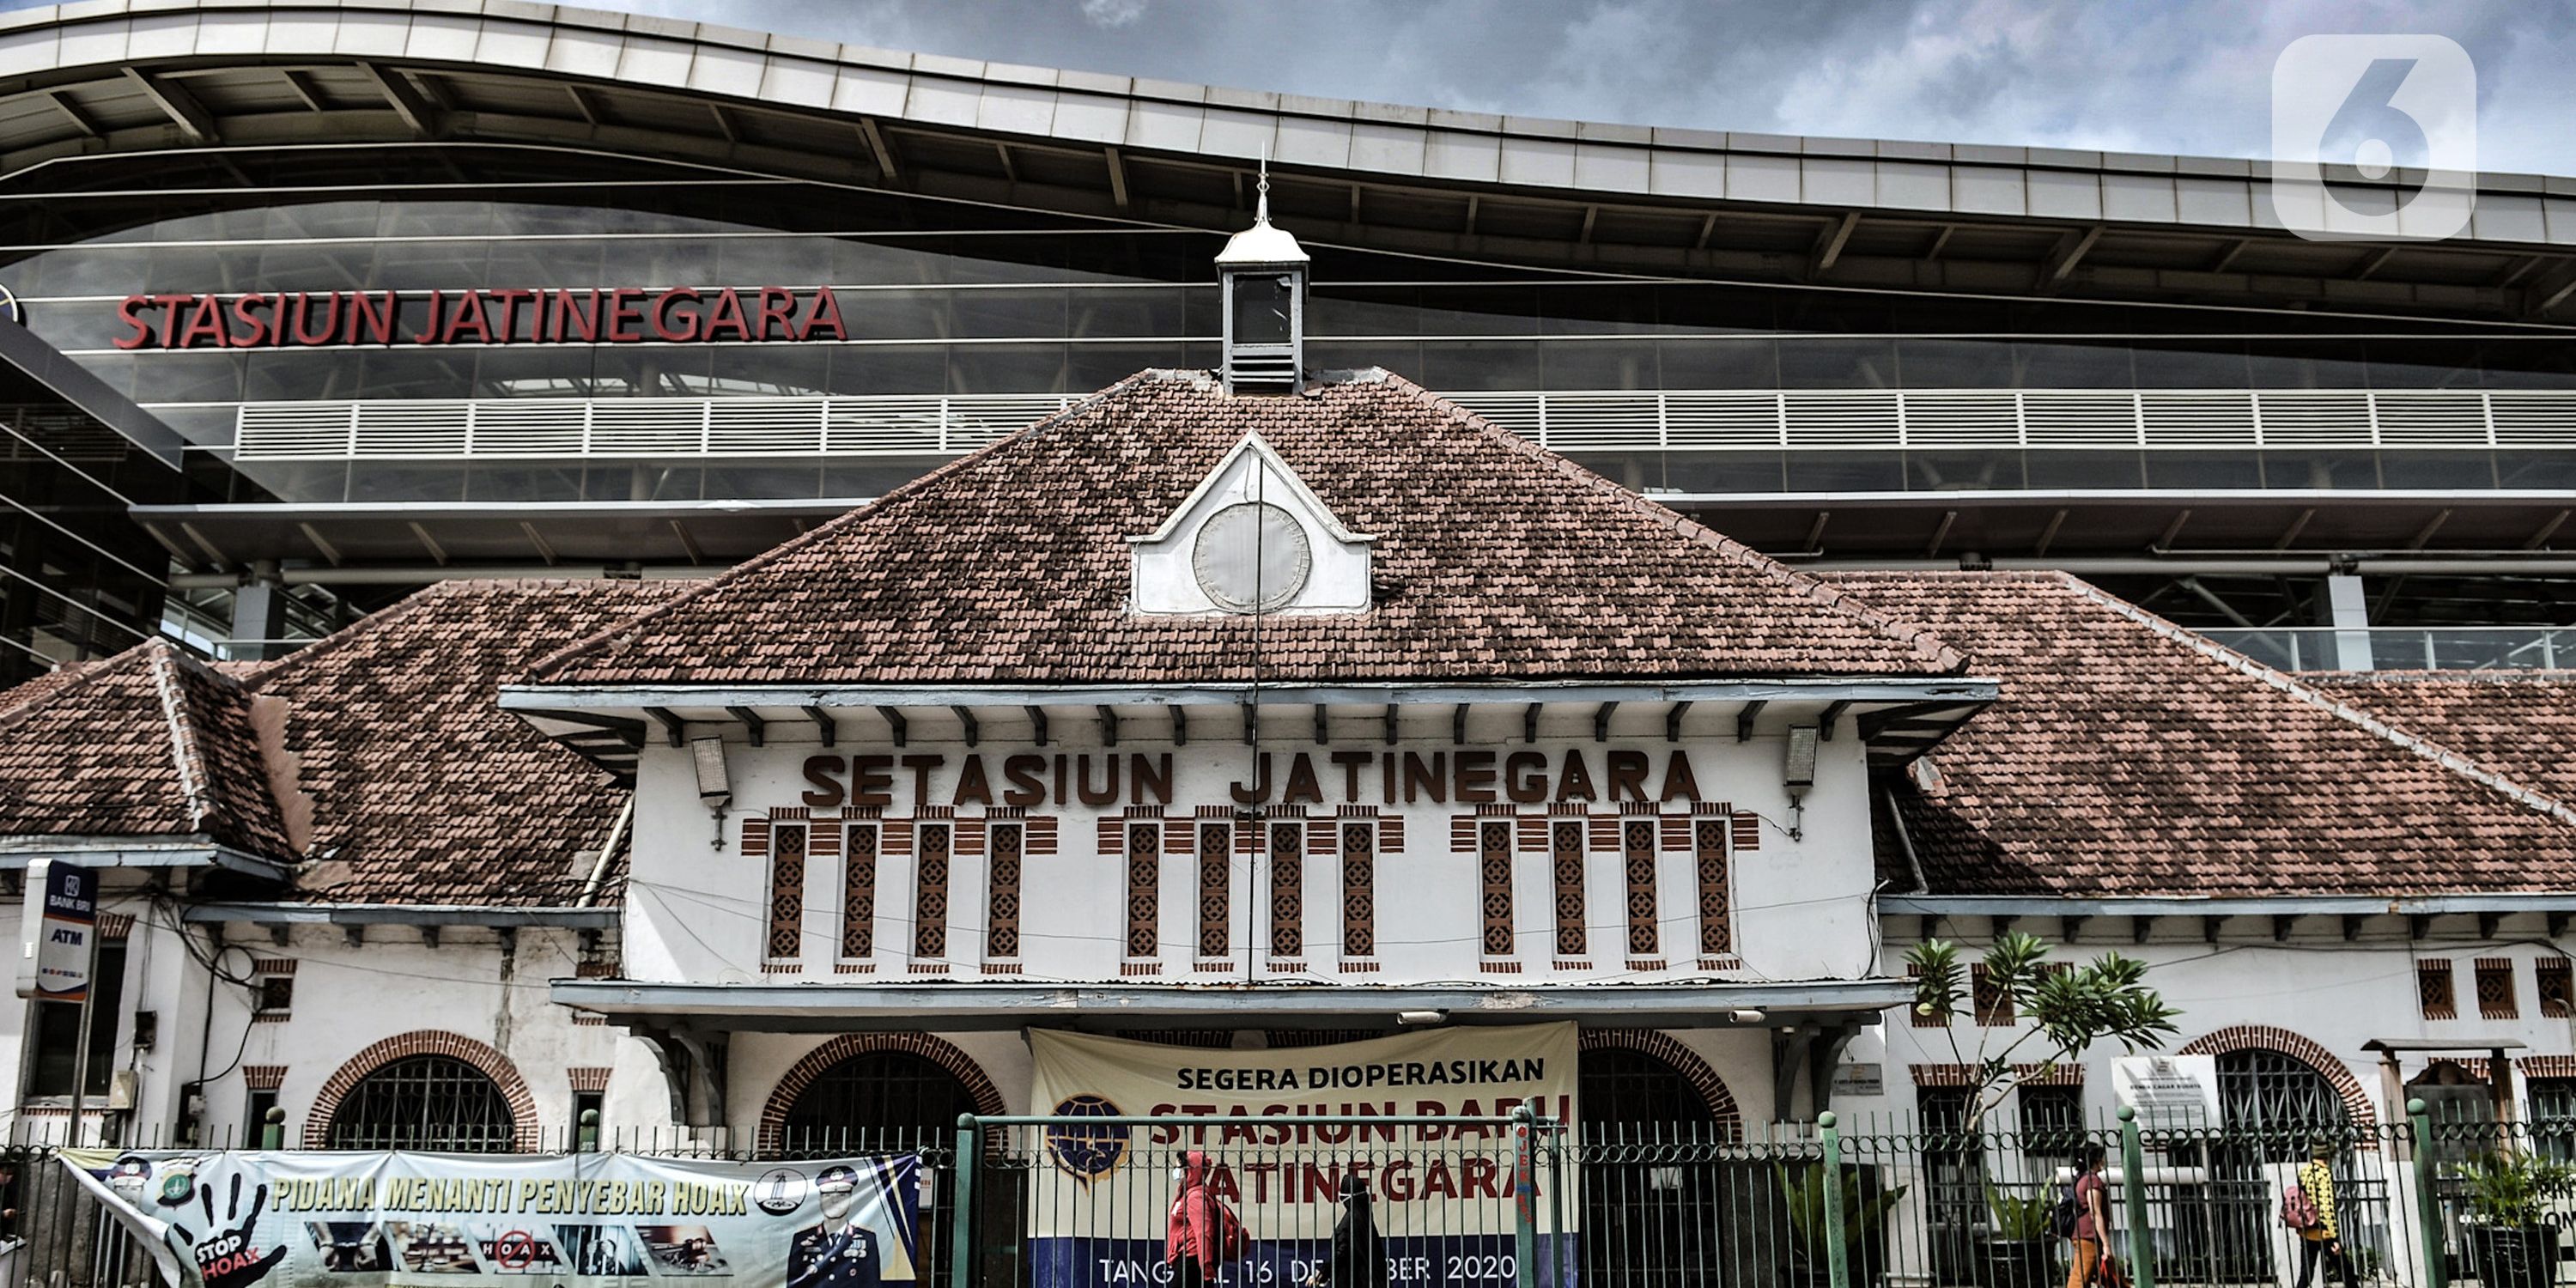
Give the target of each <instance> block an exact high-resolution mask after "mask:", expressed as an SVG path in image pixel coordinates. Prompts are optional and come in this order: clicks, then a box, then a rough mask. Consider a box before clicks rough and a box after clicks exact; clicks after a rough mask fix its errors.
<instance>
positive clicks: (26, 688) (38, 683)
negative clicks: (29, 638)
mask: <svg viewBox="0 0 2576 1288" xmlns="http://www.w3.org/2000/svg"><path fill="white" fill-rule="evenodd" d="M97 665H98V663H97V662H70V663H66V664H64V665H62V666H58V667H55V668H54V669H53V670H50V671H47V672H45V673H44V674H43V675H40V676H37V677H36V678H34V679H32V680H27V681H25V682H23V683H21V684H19V685H17V686H16V687H15V688H9V689H0V712H8V711H13V710H16V709H17V708H19V707H23V706H25V705H27V704H28V703H30V702H33V701H35V700H36V699H38V698H41V697H44V696H45V695H46V694H49V693H52V692H53V691H54V690H56V689H59V688H61V687H63V686H64V685H66V684H69V683H71V682H72V681H74V680H77V679H79V678H80V676H81V673H82V672H84V671H87V670H88V669H90V668H91V667H93V666H97Z"/></svg>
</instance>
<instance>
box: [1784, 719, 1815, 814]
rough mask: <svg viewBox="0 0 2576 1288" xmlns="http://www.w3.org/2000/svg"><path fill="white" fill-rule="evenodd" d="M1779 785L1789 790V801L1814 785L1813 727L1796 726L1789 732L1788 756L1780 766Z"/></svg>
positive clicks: (1802, 794)
mask: <svg viewBox="0 0 2576 1288" xmlns="http://www.w3.org/2000/svg"><path fill="white" fill-rule="evenodd" d="M1780 785H1781V786H1783V787H1786V788H1788V789H1789V799H1791V800H1793V801H1794V800H1796V799H1798V798H1799V797H1801V796H1804V795H1806V794H1807V790H1808V789H1809V788H1811V787H1814V786H1815V785H1816V727H1815V726H1814V725H1796V726H1793V727H1792V728H1791V729H1790V730H1789V754H1788V759H1787V760H1786V761H1785V762H1784V763H1782V765H1781V766H1780Z"/></svg>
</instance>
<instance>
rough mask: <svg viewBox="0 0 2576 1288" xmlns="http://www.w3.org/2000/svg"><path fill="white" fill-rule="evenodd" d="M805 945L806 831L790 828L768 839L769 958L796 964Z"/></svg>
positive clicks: (791, 826) (798, 827)
mask: <svg viewBox="0 0 2576 1288" xmlns="http://www.w3.org/2000/svg"><path fill="white" fill-rule="evenodd" d="M804 941H805V829H804V828H803V827H801V826H797V825H795V824H787V825H784V826H780V827H777V828H774V829H772V830H771V832H770V837H769V956H770V958H771V959H772V960H793V959H795V958H796V957H798V956H799V955H801V954H802V953H803V952H804Z"/></svg>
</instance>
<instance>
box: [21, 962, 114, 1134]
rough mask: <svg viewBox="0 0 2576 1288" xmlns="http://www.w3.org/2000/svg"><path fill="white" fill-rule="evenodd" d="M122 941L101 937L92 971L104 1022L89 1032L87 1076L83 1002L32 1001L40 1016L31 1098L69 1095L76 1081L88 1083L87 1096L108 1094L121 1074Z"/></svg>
mask: <svg viewBox="0 0 2576 1288" xmlns="http://www.w3.org/2000/svg"><path fill="white" fill-rule="evenodd" d="M125 944H126V941H124V940H122V939H104V938H102V939H100V940H99V941H98V960H97V963H96V965H95V966H94V967H93V968H92V970H91V972H90V979H89V988H90V1000H91V1001H92V1002H93V1003H95V1004H96V1005H97V1006H98V1007H99V1008H100V1010H99V1016H100V1017H101V1019H102V1020H103V1021H104V1022H94V1023H92V1024H91V1025H90V1028H89V1071H88V1076H87V1077H86V1078H83V1077H82V1075H81V1074H80V1073H79V1071H78V1069H79V1065H80V1015H81V1005H80V1003H78V1002H46V1001H38V1002H35V1003H33V1006H34V1008H35V1015H34V1017H33V1022H32V1023H31V1024H30V1025H29V1032H28V1034H27V1037H28V1045H27V1052H26V1056H25V1059H26V1065H25V1068H26V1070H27V1073H26V1078H27V1094H28V1095H30V1096H68V1095H70V1094H72V1082H73V1081H74V1080H75V1079H79V1080H80V1081H82V1082H84V1083H86V1084H87V1085H86V1086H85V1087H84V1088H83V1092H82V1094H84V1095H90V1096H104V1095H106V1094H107V1089H108V1085H109V1081H110V1080H111V1079H112V1078H114V1077H115V1074H116V1024H115V1019H116V1016H117V1015H118V1014H119V1013H120V1012H121V1011H122V1010H123V1009H124V997H125V952H126V948H125Z"/></svg>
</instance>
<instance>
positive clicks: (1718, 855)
mask: <svg viewBox="0 0 2576 1288" xmlns="http://www.w3.org/2000/svg"><path fill="white" fill-rule="evenodd" d="M1691 857H1692V860H1693V862H1694V863H1695V864H1696V865H1697V867H1698V869H1699V870H1698V876H1699V951H1700V955H1701V956H1703V957H1731V956H1733V955H1734V954H1735V911H1734V907H1733V904H1734V896H1733V894H1732V893H1731V892H1729V890H1728V889H1727V886H1728V881H1727V871H1726V820H1725V819H1722V818H1703V819H1698V820H1695V821H1694V822H1692V824H1691Z"/></svg>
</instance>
